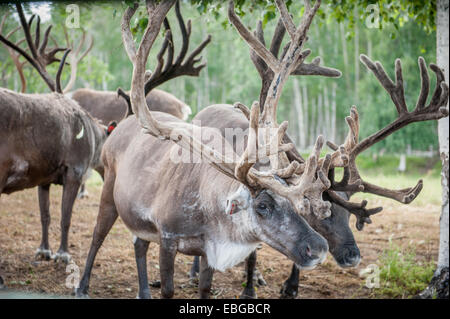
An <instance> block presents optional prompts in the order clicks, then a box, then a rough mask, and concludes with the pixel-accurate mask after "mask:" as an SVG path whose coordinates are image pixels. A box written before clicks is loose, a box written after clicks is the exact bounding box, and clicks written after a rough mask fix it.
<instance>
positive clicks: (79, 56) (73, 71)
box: [63, 27, 94, 93]
mask: <svg viewBox="0 0 450 319" xmlns="http://www.w3.org/2000/svg"><path fill="white" fill-rule="evenodd" d="M81 32H82V34H81V39H80V41H79V43H78V45H77V47H76V48H74V45H73V41H69V36H68V34H67V31H66V28H65V27H64V34H65V37H66V43H67V46H68V47H69V48H70V49H71V50H72V53H71V54H70V79H69V82H67V84H66V86H65V88H64V90H63V92H64V93H66V92H68V91H70V90H71V89H72V87H73V86H74V85H75V81H76V78H77V71H78V64H79V63H80V62H81V60H83V59H84V58H85V57H86V55H87V54H88V53H89V52H90V51H91V50H92V47H93V46H94V37H93V36H92V35H90V36H89V40H88V41H89V42H88V45H87V47H86V49H85V50H84V52H83V53H81V50H82V48H83V46H84V44H85V41H86V31H85V30H84V29H82V30H81Z"/></svg>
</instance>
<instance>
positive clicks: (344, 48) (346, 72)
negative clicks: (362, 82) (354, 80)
mask: <svg viewBox="0 0 450 319" xmlns="http://www.w3.org/2000/svg"><path fill="white" fill-rule="evenodd" d="M339 31H340V33H341V43H342V56H343V58H344V78H345V84H346V86H347V92H350V90H351V85H350V76H349V74H350V72H349V65H348V64H349V62H348V52H347V39H346V38H345V29H344V24H343V23H340V24H339Z"/></svg>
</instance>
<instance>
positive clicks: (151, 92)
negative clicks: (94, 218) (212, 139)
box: [71, 5, 211, 198]
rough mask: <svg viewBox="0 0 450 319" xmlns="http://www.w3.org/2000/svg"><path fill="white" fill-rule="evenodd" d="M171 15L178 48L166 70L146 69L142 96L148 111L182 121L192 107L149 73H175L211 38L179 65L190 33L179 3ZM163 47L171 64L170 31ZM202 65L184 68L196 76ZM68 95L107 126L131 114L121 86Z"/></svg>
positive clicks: (209, 38) (128, 100)
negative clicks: (179, 39)
mask: <svg viewBox="0 0 450 319" xmlns="http://www.w3.org/2000/svg"><path fill="white" fill-rule="evenodd" d="M175 14H176V18H177V20H178V25H179V28H180V31H181V35H182V43H183V44H182V49H181V51H180V53H179V55H178V57H177V58H176V61H175V62H174V63H173V65H172V66H171V68H170V69H165V70H162V69H159V70H158V69H157V70H155V72H156V74H155V73H152V72H150V71H147V72H146V81H147V82H148V83H149V84H150V83H153V84H152V85H153V86H150V85H146V86H145V95H146V97H147V106H148V108H149V109H150V110H151V111H159V112H165V113H169V114H172V115H173V116H175V117H177V118H180V119H182V120H184V121H186V120H187V119H188V117H189V115H191V114H192V110H191V108H190V107H189V105H187V104H185V103H184V102H182V101H180V100H179V99H177V98H176V97H175V96H174V95H172V94H170V93H168V92H165V91H163V90H159V89H155V88H154V87H155V86H157V85H159V83H155V82H154V81H150V79H151V78H152V76H153V78H161V76H160V74H159V73H161V72H163V74H164V76H166V77H167V76H170V77H174V76H176V72H178V70H179V69H183V68H185V67H186V66H188V65H191V64H193V63H192V62H193V61H194V59H196V57H197V55H198V54H199V53H200V52H201V51H202V50H203V48H204V47H205V46H207V45H208V44H209V42H210V41H211V37H209V36H208V37H206V39H205V40H204V41H203V42H202V43H201V44H200V45H199V46H198V48H197V49H196V50H195V51H193V52H192V54H191V55H190V56H189V57H188V59H187V61H188V63H185V64H184V65H181V63H182V62H183V61H184V59H185V57H186V54H187V49H188V43H189V38H190V36H191V21H190V20H189V21H188V23H187V25H186V24H185V23H184V20H183V16H182V15H181V12H180V7H179V5H176V6H175ZM164 24H165V27H166V29H168V30H169V29H170V25H169V22H168V21H167V20H165V22H164ZM164 46H167V48H168V50H169V51H170V52H172V54H171V55H169V57H168V58H169V59H170V61H169V63H168V64H167V65H171V64H172V62H173V58H174V56H173V48H174V45H173V39H172V34H171V33H169V34H168V37H167V41H166V42H165V43H164ZM157 58H158V59H161V58H162V56H158V57H157ZM205 65H206V64H201V65H199V66H197V67H190V68H188V69H186V70H185V71H188V73H189V75H191V76H198V75H199V74H200V71H201V70H202V69H203V68H204V67H205ZM156 76H157V77H156ZM71 94H72V95H71V96H72V98H73V99H74V100H75V101H77V102H78V104H80V106H81V107H82V108H84V109H85V110H87V111H88V112H89V113H90V114H91V115H92V116H93V117H94V118H96V119H98V120H99V121H100V122H101V123H102V124H104V125H107V124H108V123H119V122H120V121H121V120H122V119H124V118H127V117H128V116H130V115H131V114H133V110H132V109H131V104H130V97H129V95H128V94H127V93H126V92H125V91H123V90H122V89H121V88H118V89H117V93H115V92H113V91H96V90H92V89H87V88H81V89H78V90H75V91H74V92H73V93H71ZM114 127H115V124H114ZM114 127H110V130H112V129H114ZM86 195H87V191H86V190H85V185H84V183H83V184H82V185H81V188H80V193H79V194H78V197H79V198H83V197H85V196H86Z"/></svg>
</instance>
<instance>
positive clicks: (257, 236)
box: [76, 0, 332, 298]
mask: <svg viewBox="0 0 450 319" xmlns="http://www.w3.org/2000/svg"><path fill="white" fill-rule="evenodd" d="M173 4H174V0H172V1H164V2H160V3H159V4H155V2H153V1H146V6H147V12H148V15H149V23H148V25H147V28H146V30H145V31H144V35H143V37H142V40H141V43H140V45H139V48H138V49H136V48H135V46H134V42H133V38H132V35H131V32H130V29H129V28H130V20H131V18H132V16H133V15H134V13H135V12H136V10H137V8H138V4H137V3H135V4H134V6H133V7H129V8H127V9H126V11H125V13H124V15H123V18H122V38H123V42H124V46H125V48H126V51H127V54H128V56H129V58H130V60H131V61H132V63H133V79H132V85H131V95H130V101H131V106H132V108H133V111H134V113H135V115H133V116H130V117H128V118H127V119H126V120H124V121H122V122H121V123H120V124H119V125H118V127H117V128H116V130H114V132H113V133H112V135H111V137H110V138H109V139H108V141H107V142H106V143H105V145H104V148H103V151H102V159H103V162H104V165H105V184H104V187H103V191H102V198H101V203H100V208H99V215H98V218H97V225H96V227H95V230H94V234H93V239H92V243H91V248H90V250H89V254H88V257H87V260H86V266H85V270H84V274H83V277H82V279H81V281H80V285H79V288H78V289H77V290H76V293H77V295H78V296H84V295H86V294H87V292H88V288H89V278H90V275H91V271H92V265H93V262H94V259H95V256H96V254H97V252H98V249H99V248H100V246H101V244H102V242H103V240H104V238H105V237H106V235H107V234H108V232H109V230H110V229H111V227H112V225H113V224H114V222H115V220H116V219H117V217H118V216H120V217H121V218H122V220H123V221H124V223H125V225H126V226H127V227H128V228H129V229H130V230H131V231H132V233H133V234H134V235H135V240H134V245H135V254H136V262H137V268H138V275H139V294H138V297H140V298H149V297H150V291H149V287H148V280H147V270H146V252H147V249H148V246H149V243H150V241H154V242H158V243H159V245H160V271H161V284H162V296H163V297H165V298H168V297H172V296H173V294H174V289H173V267H174V258H175V255H176V253H177V251H179V252H182V253H185V254H190V255H201V256H203V258H202V265H201V271H200V273H201V274H200V286H201V287H202V288H201V291H202V292H208V291H209V288H210V285H211V282H210V281H208V280H205V279H207V278H210V276H209V275H208V274H209V273H211V271H212V269H219V270H225V269H226V268H229V267H232V266H233V265H235V264H236V263H238V262H240V261H241V260H243V259H244V258H245V257H246V256H247V255H248V254H249V253H250V252H251V251H253V250H254V249H255V247H256V246H257V245H258V243H260V242H261V241H263V242H265V243H267V244H269V245H270V246H272V247H273V248H275V249H277V250H278V251H280V252H281V253H283V254H285V255H286V256H288V257H289V258H290V259H292V260H293V261H294V262H295V263H296V264H297V265H298V266H299V267H300V268H302V269H309V268H313V267H314V266H316V265H317V264H318V263H320V262H321V261H323V258H324V257H325V256H326V252H327V250H328V245H327V243H326V241H325V239H324V238H323V237H322V236H321V235H319V234H318V233H317V232H315V231H314V230H313V229H312V228H311V227H310V226H309V225H308V224H307V223H306V222H305V220H304V219H303V217H301V215H308V214H317V215H320V216H322V218H323V217H326V216H328V215H329V214H330V211H329V209H330V206H331V205H330V204H329V203H326V202H324V201H323V200H322V198H321V194H322V192H323V191H324V190H325V189H327V188H328V187H329V186H330V181H329V180H328V179H327V177H326V175H327V174H328V169H329V168H330V165H331V161H332V156H331V155H327V156H326V157H325V158H322V159H320V160H319V156H320V150H321V148H322V146H323V142H324V141H323V138H322V137H319V138H318V139H317V142H316V145H315V148H314V151H313V154H312V155H311V156H310V157H309V159H308V160H307V162H306V164H305V165H300V164H299V163H298V162H295V164H292V165H290V167H289V168H288V169H287V170H286V169H283V170H279V169H276V168H275V166H273V170H274V171H268V172H262V171H259V170H258V169H256V168H255V167H254V164H255V161H254V160H255V159H256V157H258V158H260V157H265V158H271V164H272V163H276V162H277V160H278V158H279V157H281V158H283V157H282V156H280V155H279V154H281V155H284V152H286V151H289V150H291V149H292V148H293V147H294V145H293V144H283V143H282V140H283V136H284V133H285V131H286V129H287V122H284V123H282V124H281V125H280V126H278V125H277V124H276V110H271V112H270V114H271V115H273V116H274V117H272V118H271V120H272V122H271V125H273V126H271V127H270V128H272V129H274V133H273V134H272V136H270V137H269V142H265V143H264V145H263V146H258V145H259V143H257V140H258V139H259V133H258V131H259V129H260V124H259V123H258V122H259V119H260V107H259V103H258V102H254V103H253V106H252V109H251V115H250V124H249V129H250V133H249V142H248V145H247V148H246V149H245V151H244V152H243V153H242V154H240V155H238V154H236V153H235V152H234V150H233V148H232V147H231V146H230V145H229V144H228V143H227V142H226V141H225V140H224V139H223V137H222V135H221V134H220V132H219V131H218V130H217V129H215V128H208V127H204V128H203V130H202V134H201V137H200V140H199V139H198V137H196V136H194V135H195V134H194V131H195V130H196V129H198V128H199V127H196V126H195V125H193V124H189V123H185V122H183V121H180V120H178V119H176V118H174V117H173V116H170V115H168V114H163V113H159V112H150V111H149V110H148V108H147V105H146V101H145V88H144V87H145V84H146V83H145V79H144V73H145V64H146V62H147V56H148V53H149V50H150V48H151V46H152V45H153V42H154V41H155V39H156V37H157V35H158V33H159V29H160V26H161V24H162V21H163V19H164V17H165V15H166V14H167V12H168V10H169V9H170V7H171V6H172V5H173ZM308 27H309V25H307V26H305V28H308ZM166 37H167V32H166ZM293 47H294V46H293ZM163 49H164V47H163ZM161 52H162V53H164V51H160V53H161ZM299 57H300V53H296V56H294V59H295V61H297V60H298V59H299ZM160 62H161V60H160ZM159 64H162V63H159ZM285 66H287V65H284V66H283V67H285ZM158 67H159V66H158ZM288 68H289V67H288ZM182 74H183V73H182V72H180V73H179V75H182ZM286 74H289V73H286ZM154 81H155V82H156V81H157V78H156V77H155V78H154ZM147 84H148V83H147ZM272 107H276V102H275V103H274V104H273V105H272ZM140 127H142V128H143V130H142V129H141V128H140ZM146 133H147V134H146ZM263 135H264V133H263ZM211 138H213V139H214V140H216V141H220V142H221V143H219V144H220V145H221V147H219V149H214V148H212V147H210V146H209V145H208V143H207V142H206V140H208V139H211ZM172 142H175V143H176V144H177V145H174V144H173V143H172ZM180 146H181V147H182V148H183V149H185V150H187V151H191V150H192V151H193V152H194V154H197V155H199V156H202V159H203V161H204V162H201V163H175V162H173V161H172V160H171V156H172V155H173V154H174V152H175V153H177V152H178V151H179V150H180V148H179V147H180ZM171 154H172V155H171ZM230 156H231V157H230ZM235 159H237V160H235ZM205 162H206V163H205ZM283 178H286V179H287V180H288V181H289V182H287V181H286V180H283ZM289 178H291V179H289ZM153 181H154V182H153ZM156 181H157V182H156ZM212 185H214V187H211V186H212ZM230 215H231V216H230Z"/></svg>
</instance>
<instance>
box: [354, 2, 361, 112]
mask: <svg viewBox="0 0 450 319" xmlns="http://www.w3.org/2000/svg"><path fill="white" fill-rule="evenodd" d="M355 16H356V10H355ZM354 52H355V91H354V92H353V93H354V101H355V102H354V103H356V105H357V104H359V95H358V83H359V63H360V62H359V28H358V23H355V51H354Z"/></svg>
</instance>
